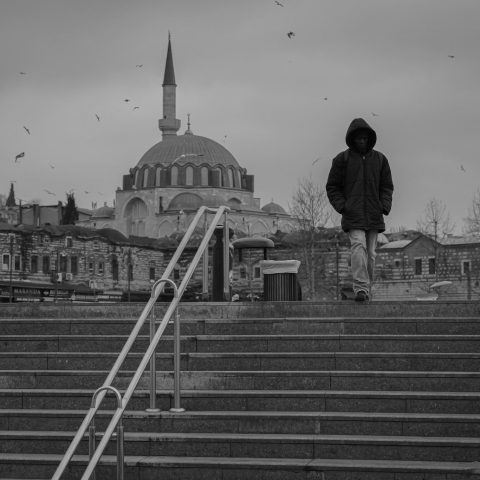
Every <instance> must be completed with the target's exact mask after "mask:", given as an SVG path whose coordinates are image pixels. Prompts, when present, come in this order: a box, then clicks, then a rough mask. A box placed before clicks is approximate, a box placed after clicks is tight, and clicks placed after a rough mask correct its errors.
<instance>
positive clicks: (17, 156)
mask: <svg viewBox="0 0 480 480" xmlns="http://www.w3.org/2000/svg"><path fill="white" fill-rule="evenodd" d="M24 156H25V152H22V153H19V154H18V155H15V163H17V161H18V159H19V158H23V157H24Z"/></svg>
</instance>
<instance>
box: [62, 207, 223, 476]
mask: <svg viewBox="0 0 480 480" xmlns="http://www.w3.org/2000/svg"><path fill="white" fill-rule="evenodd" d="M228 210H229V208H228V207H226V206H221V207H219V208H218V209H212V208H208V207H200V209H199V210H198V211H197V214H196V215H195V217H194V218H193V220H192V222H191V223H190V225H189V227H188V229H187V231H186V232H185V235H184V237H183V238H182V240H181V242H180V244H179V246H178V248H177V250H176V252H175V253H174V255H173V257H172V258H171V260H170V262H169V264H168V266H167V268H166V269H165V271H164V273H163V275H162V278H161V279H160V280H158V281H157V282H156V283H155V284H154V285H153V287H152V294H151V296H150V299H149V300H148V302H147V304H146V305H145V307H144V309H143V311H142V313H141V314H140V317H139V318H138V320H137V323H136V324H135V326H134V328H133V330H132V332H131V333H130V336H129V337H128V339H127V341H126V343H125V345H124V346H123V348H122V351H121V352H120V354H119V356H118V358H117V360H116V361H115V364H114V365H113V367H112V369H111V370H110V373H109V374H108V376H107V378H106V379H105V381H104V383H103V385H102V386H101V387H100V390H101V391H100V392H99V394H98V396H97V401H96V402H95V405H94V406H92V407H90V409H89V410H88V412H87V414H86V415H85V418H84V420H83V422H82V424H81V425H80V427H79V429H78V431H77V433H76V434H75V436H74V438H73V440H72V442H71V443H70V445H69V447H68V449H67V451H66V452H65V454H64V456H63V458H62V460H61V462H60V464H59V466H58V467H57V470H56V471H55V473H54V474H53V477H52V480H59V479H60V478H61V476H62V474H63V473H64V471H65V469H66V467H67V466H68V464H69V463H70V460H71V458H72V457H73V454H74V453H75V451H76V449H77V447H78V445H79V444H80V442H81V440H82V439H83V437H84V435H85V432H86V431H87V428H88V426H89V425H90V423H91V421H92V419H93V418H94V416H95V414H96V412H97V411H98V408H99V406H100V404H101V403H102V401H103V398H104V396H105V394H106V388H105V387H110V386H111V384H112V382H113V380H114V379H115V377H116V375H117V373H118V372H119V370H120V367H121V366H122V364H123V362H124V361H125V358H126V357H127V354H128V353H129V351H130V349H131V347H132V345H133V343H134V342H135V340H136V339H137V336H138V334H139V333H140V330H141V328H142V327H143V324H144V323H145V320H146V319H147V317H148V315H149V314H150V313H151V312H152V310H153V307H154V305H155V302H156V301H157V299H158V297H159V296H160V294H161V293H162V291H163V288H164V283H165V282H166V280H168V277H169V276H170V275H171V273H172V271H173V268H174V267H175V265H176V263H177V262H178V259H179V258H180V255H181V254H182V253H183V250H184V249H185V246H186V245H187V243H188V241H189V240H190V238H191V236H192V234H193V232H194V230H195V227H196V225H197V224H198V222H199V220H200V219H201V217H202V215H203V214H206V213H207V212H210V213H213V212H215V216H214V217H213V219H212V221H211V224H210V226H209V227H208V229H206V231H205V235H204V237H203V240H202V242H201V243H200V246H199V247H198V250H197V252H196V254H195V256H194V258H193V260H192V261H191V263H190V266H189V267H188V269H187V272H186V274H185V276H184V278H183V280H182V282H181V284H180V286H179V287H178V295H177V296H176V297H174V298H173V299H172V301H171V302H170V305H169V307H168V308H167V311H166V313H165V315H164V317H163V319H162V321H161V322H160V325H159V327H158V329H157V332H156V333H155V335H154V337H153V339H152V340H151V342H150V345H149V347H148V349H147V351H146V352H145V354H144V356H143V358H142V360H141V362H140V365H139V366H138V368H137V370H136V372H135V374H134V376H133V378H132V380H131V382H130V384H129V386H128V388H127V390H126V391H125V393H124V395H123V398H122V406H121V408H117V410H116V411H115V413H114V415H113V416H112V419H111V420H110V423H109V424H108V426H107V428H106V429H105V432H104V435H103V438H102V440H101V441H100V443H99V445H98V447H97V449H96V450H95V453H94V454H93V456H92V458H91V459H90V461H89V463H88V465H87V468H86V470H85V472H84V474H83V476H82V480H88V479H90V477H91V475H92V473H93V471H94V469H95V467H96V465H97V463H98V461H99V460H100V458H101V456H102V454H103V451H104V450H105V447H106V446H107V444H108V442H109V441H110V437H111V436H112V434H113V431H114V429H115V427H116V425H117V423H118V422H119V421H120V419H121V417H122V415H123V412H124V411H125V408H126V406H127V404H128V402H129V400H130V398H131V396H132V395H133V392H134V391H135V389H136V387H137V385H138V382H139V381H140V378H141V376H142V375H143V373H144V370H145V368H146V366H147V364H148V362H149V361H150V358H151V356H152V355H153V354H154V352H155V350H156V347H157V345H158V342H159V341H160V338H161V336H162V334H163V332H164V330H165V328H166V327H167V325H168V322H169V321H170V318H171V316H172V314H173V313H174V312H175V310H176V309H177V306H178V303H179V302H180V299H181V297H182V295H183V293H184V291H185V288H186V286H187V284H188V282H189V281H190V279H191V277H192V275H193V272H194V271H195V268H196V267H197V265H198V263H199V262H200V259H201V258H202V256H203V255H204V254H205V252H206V251H207V249H208V243H209V241H210V239H211V238H212V236H213V233H214V231H215V228H216V227H217V225H218V223H219V220H220V218H221V217H222V215H225V214H226V212H227V211H228ZM226 220H227V219H226V216H225V229H227V223H226ZM224 248H228V245H224ZM224 280H225V277H224Z"/></svg>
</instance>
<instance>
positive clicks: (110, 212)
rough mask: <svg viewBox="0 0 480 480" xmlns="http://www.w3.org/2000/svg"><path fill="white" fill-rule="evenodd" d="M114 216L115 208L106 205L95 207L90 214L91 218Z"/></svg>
mask: <svg viewBox="0 0 480 480" xmlns="http://www.w3.org/2000/svg"><path fill="white" fill-rule="evenodd" d="M114 216H115V208H113V207H107V205H104V206H103V207H100V208H97V209H96V210H95V211H94V212H93V214H92V218H113V217H114Z"/></svg>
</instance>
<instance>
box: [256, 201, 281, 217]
mask: <svg viewBox="0 0 480 480" xmlns="http://www.w3.org/2000/svg"><path fill="white" fill-rule="evenodd" d="M262 210H263V211H264V212H266V213H269V214H271V215H287V212H286V211H285V209H284V208H283V207H282V206H280V205H279V204H278V203H275V202H270V203H267V204H266V205H264V206H263V207H262Z"/></svg>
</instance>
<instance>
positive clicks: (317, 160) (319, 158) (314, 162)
mask: <svg viewBox="0 0 480 480" xmlns="http://www.w3.org/2000/svg"><path fill="white" fill-rule="evenodd" d="M321 159H322V157H318V158H316V159H315V160H314V161H313V162H312V165H315V164H316V163H317V162H319V161H320V160H321Z"/></svg>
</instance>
